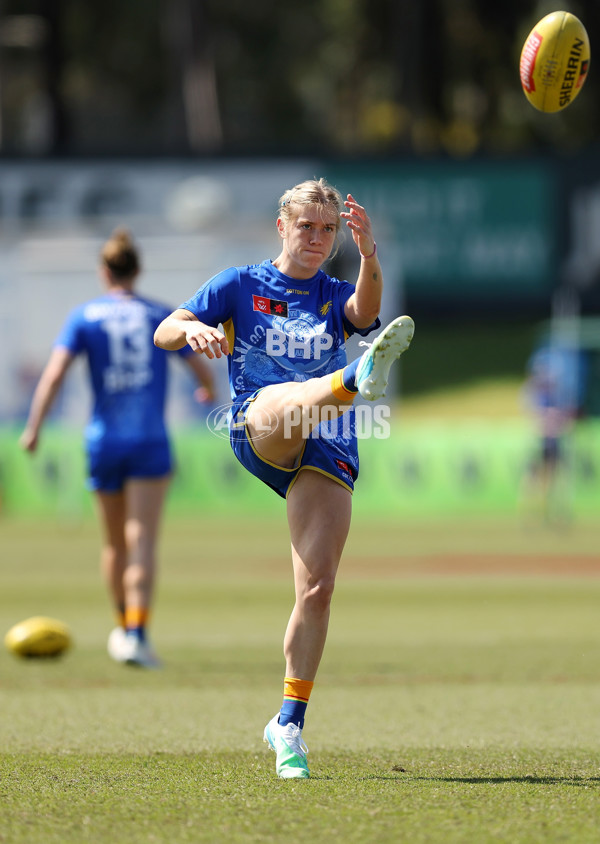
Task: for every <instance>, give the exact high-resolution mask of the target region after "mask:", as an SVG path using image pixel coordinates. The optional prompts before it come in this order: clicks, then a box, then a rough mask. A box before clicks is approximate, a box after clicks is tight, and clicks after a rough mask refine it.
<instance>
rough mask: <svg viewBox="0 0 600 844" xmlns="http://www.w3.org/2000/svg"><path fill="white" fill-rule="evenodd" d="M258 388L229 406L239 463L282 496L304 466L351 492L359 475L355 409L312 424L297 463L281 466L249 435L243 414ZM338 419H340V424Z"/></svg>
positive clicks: (256, 393) (230, 423)
mask: <svg viewBox="0 0 600 844" xmlns="http://www.w3.org/2000/svg"><path fill="white" fill-rule="evenodd" d="M259 392H260V390H256V391H255V392H254V393H250V394H246V395H245V396H241V397H239V398H238V399H237V401H236V402H235V403H234V405H233V407H232V409H231V417H230V422H229V441H230V443H231V447H232V449H233V452H234V454H235V456H236V457H237V459H238V460H239V461H240V463H241V464H242V466H244V467H245V468H246V469H247V470H248V471H249V472H251V473H252V474H253V475H255V476H256V477H257V478H259V480H261V481H262V482H263V483H265V484H267V486H270V487H271V489H273V490H275V492H276V493H277V494H278V495H280V496H281V497H282V498H286V497H287V495H288V493H289V491H290V489H291V487H292V486H293V484H294V483H295V481H296V478H297V477H298V474H299V473H300V472H301V471H302V470H303V469H310V470H312V471H315V472H320V473H321V474H323V475H325V476H326V477H328V478H331V479H332V480H333V481H336V483H338V484H340V485H341V486H343V487H345V489H347V490H348V491H349V492H350V493H352V492H353V491H354V482H355V481H356V479H357V477H358V445H357V440H356V432H355V427H354V409H353V408H350V410H348V411H347V412H346V413H344V414H343V416H342V417H340V419H339V420H335V421H334V422H333V423H330V424H329V425H327V426H326V427H325V428H324V424H321V425H319V426H318V427H317V428H315V429H314V430H313V431H312V432H311V434H310V436H309V437H308V439H306V440H305V443H304V448H303V449H302V452H301V454H300V455H299V457H298V461H297V465H296V466H294V467H293V468H292V469H284V468H282V467H281V466H278V465H277V464H276V463H272V462H270V461H269V460H267V459H266V458H264V457H262V456H261V455H260V454H259V453H258V451H257V450H256V447H255V445H254V443H253V442H252V440H251V439H250V437H249V436H248V429H247V427H246V414H247V412H248V407H249V405H250V404H251V402H253V401H254V399H255V398H256V396H257V395H258V393H259ZM344 417H345V418H344ZM340 420H343V424H342V422H341V421H340ZM338 423H339V425H338ZM340 429H341V434H340Z"/></svg>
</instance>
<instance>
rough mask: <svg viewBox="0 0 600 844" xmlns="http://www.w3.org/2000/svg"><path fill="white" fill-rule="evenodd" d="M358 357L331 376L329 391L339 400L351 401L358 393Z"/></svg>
mask: <svg viewBox="0 0 600 844" xmlns="http://www.w3.org/2000/svg"><path fill="white" fill-rule="evenodd" d="M359 363H360V358H356V360H353V361H352V363H349V364H348V366H345V367H344V368H343V369H338V370H337V371H336V372H334V373H333V374H332V376H331V392H332V393H333V395H334V396H335V397H336V399H340V401H352V399H354V398H355V396H356V394H357V393H358V387H357V386H356V370H357V369H358V364H359Z"/></svg>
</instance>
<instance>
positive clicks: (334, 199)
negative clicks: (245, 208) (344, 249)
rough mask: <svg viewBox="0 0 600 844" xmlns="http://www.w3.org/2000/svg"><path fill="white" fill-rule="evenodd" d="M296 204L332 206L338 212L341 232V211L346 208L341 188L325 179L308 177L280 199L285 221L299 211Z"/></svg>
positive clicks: (338, 225)
mask: <svg viewBox="0 0 600 844" xmlns="http://www.w3.org/2000/svg"><path fill="white" fill-rule="evenodd" d="M295 205H321V206H323V207H324V208H325V207H330V208H332V209H333V210H334V211H335V212H336V214H337V220H336V230H337V231H338V232H339V230H340V228H341V225H342V219H341V217H340V213H341V212H342V211H343V209H344V200H343V199H342V195H341V193H340V192H339V190H337V188H334V187H333V186H332V185H330V184H329V183H328V182H326V181H325V179H307V180H306V181H305V182H300V184H299V185H296V186H295V187H293V188H289V190H286V192H285V193H284V194H283V196H282V197H281V199H280V200H279V216H280V217H281V219H282V220H283V222H284V223H287V222H288V221H289V220H291V219H292V216H295V214H297V213H298V209H294V206H295Z"/></svg>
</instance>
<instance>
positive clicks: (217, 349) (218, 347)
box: [183, 320, 229, 360]
mask: <svg viewBox="0 0 600 844" xmlns="http://www.w3.org/2000/svg"><path fill="white" fill-rule="evenodd" d="M183 329H184V331H185V339H186V342H187V344H188V345H189V346H190V347H191V348H192V349H193V350H194V351H195V352H198V354H205V355H206V357H207V358H210V360H212V359H213V358H220V357H222V356H223V355H228V354H229V343H228V342H227V338H226V337H225V335H224V334H222V333H221V332H220V331H219V330H218V328H213V327H212V326H211V325H205V324H204V323H203V322H198V321H197V320H193V321H191V322H185V323H184V325H183Z"/></svg>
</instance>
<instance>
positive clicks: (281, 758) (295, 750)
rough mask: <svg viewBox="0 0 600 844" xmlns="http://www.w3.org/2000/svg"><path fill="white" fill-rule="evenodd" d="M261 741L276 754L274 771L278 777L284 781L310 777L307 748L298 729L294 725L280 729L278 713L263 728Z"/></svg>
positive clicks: (287, 725)
mask: <svg viewBox="0 0 600 844" xmlns="http://www.w3.org/2000/svg"><path fill="white" fill-rule="evenodd" d="M263 741H265V742H266V743H267V744H268V745H269V747H270V748H271V750H274V751H275V753H276V754H277V761H276V763H275V770H276V771H277V776H278V777H281V779H284V780H291V779H307V778H308V777H310V773H309V770H308V765H307V764H306V754H307V753H308V747H307V746H306V745H305V744H304V742H303V741H302V730H301V729H300V727H298V726H297V725H296V724H286V725H285V727H282V726H281V724H280V723H279V712H278V713H277V715H275V717H274V718H272V719H271V720H270V721H269V723H268V724H267V726H266V727H265V731H264V733H263Z"/></svg>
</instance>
